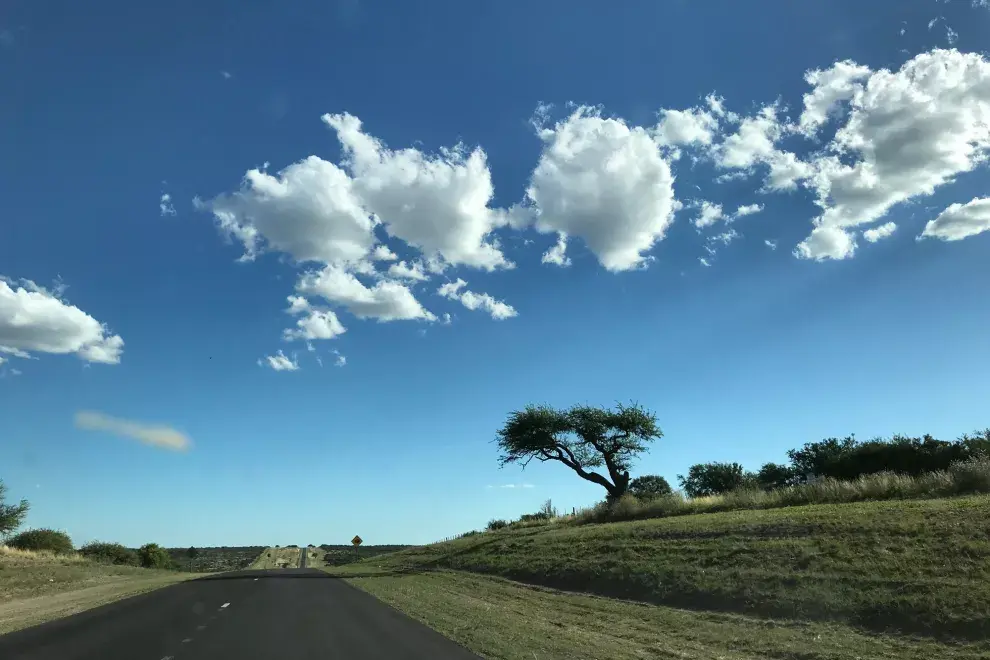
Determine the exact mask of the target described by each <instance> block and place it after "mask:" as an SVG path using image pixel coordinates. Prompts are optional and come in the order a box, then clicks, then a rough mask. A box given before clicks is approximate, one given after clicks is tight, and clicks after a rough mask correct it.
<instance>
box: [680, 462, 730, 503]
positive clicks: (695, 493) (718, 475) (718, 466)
mask: <svg viewBox="0 0 990 660" xmlns="http://www.w3.org/2000/svg"><path fill="white" fill-rule="evenodd" d="M677 480H678V482H680V484H681V488H683V489H684V492H685V493H687V494H688V495H689V496H690V497H705V496H707V495H720V494H722V493H728V492H729V491H731V490H735V489H736V488H739V487H740V486H742V485H743V483H744V481H745V480H746V478H745V475H744V473H743V467H742V466H741V465H739V463H698V464H697V465H692V466H691V467H690V468H689V469H688V476H687V477H684V476H683V475H680V474H679V475H677Z"/></svg>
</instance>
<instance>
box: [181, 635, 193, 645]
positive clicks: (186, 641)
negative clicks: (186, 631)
mask: <svg viewBox="0 0 990 660" xmlns="http://www.w3.org/2000/svg"><path fill="white" fill-rule="evenodd" d="M191 641H192V637H186V638H185V639H184V640H182V643H183V644H188V643H189V642H191Z"/></svg>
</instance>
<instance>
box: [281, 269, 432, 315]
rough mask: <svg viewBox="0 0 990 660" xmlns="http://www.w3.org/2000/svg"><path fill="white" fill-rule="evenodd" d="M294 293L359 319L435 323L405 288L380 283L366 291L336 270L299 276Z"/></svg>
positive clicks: (394, 283)
mask: <svg viewBox="0 0 990 660" xmlns="http://www.w3.org/2000/svg"><path fill="white" fill-rule="evenodd" d="M296 291H297V292H299V293H301V294H303V295H306V296H320V297H322V298H324V299H325V300H327V301H329V302H331V303H334V304H338V305H341V306H343V307H344V308H345V309H347V311H349V312H350V313H351V314H353V315H354V316H356V317H358V318H359V319H368V318H372V319H375V320H378V321H399V320H413V319H422V320H427V321H435V320H436V316H434V315H433V314H432V313H431V312H429V311H427V310H426V309H425V308H424V307H423V306H422V305H421V304H420V303H419V301H418V300H416V298H415V296H413V294H412V291H410V290H409V288H408V287H407V286H406V285H404V284H401V283H399V282H396V281H394V280H387V279H383V280H380V281H378V282H376V283H375V284H374V285H373V286H371V287H368V286H366V285H364V284H363V283H362V282H361V281H360V280H359V279H358V278H357V277H356V276H355V275H353V274H352V273H349V272H347V271H346V270H345V269H344V268H341V267H339V266H326V267H325V268H323V269H322V270H319V271H308V272H306V273H303V274H302V275H301V276H300V278H299V281H298V283H297V284H296Z"/></svg>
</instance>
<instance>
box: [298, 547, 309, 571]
mask: <svg viewBox="0 0 990 660" xmlns="http://www.w3.org/2000/svg"><path fill="white" fill-rule="evenodd" d="M299 552H300V555H299V568H306V555H307V554H309V549H308V548H300V549H299Z"/></svg>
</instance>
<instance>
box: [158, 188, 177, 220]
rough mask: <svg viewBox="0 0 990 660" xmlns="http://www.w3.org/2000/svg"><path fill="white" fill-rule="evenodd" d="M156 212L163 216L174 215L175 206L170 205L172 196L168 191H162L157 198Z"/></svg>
mask: <svg viewBox="0 0 990 660" xmlns="http://www.w3.org/2000/svg"><path fill="white" fill-rule="evenodd" d="M158 212H159V213H160V214H161V216H162V217H163V218H164V217H166V216H170V215H175V207H174V206H172V196H171V195H169V194H168V193H162V196H161V197H160V198H159V200H158Z"/></svg>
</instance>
